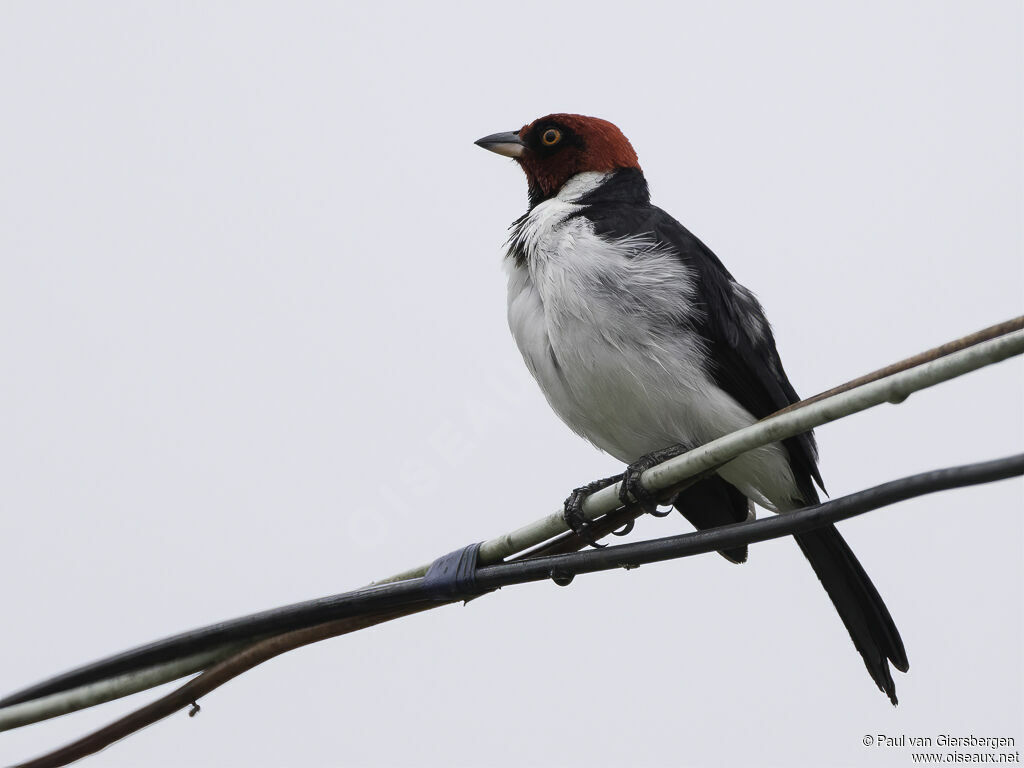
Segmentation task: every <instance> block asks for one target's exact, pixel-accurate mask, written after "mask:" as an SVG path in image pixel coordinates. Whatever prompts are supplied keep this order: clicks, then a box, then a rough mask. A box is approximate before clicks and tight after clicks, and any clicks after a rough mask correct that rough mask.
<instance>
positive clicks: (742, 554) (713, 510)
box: [672, 475, 749, 563]
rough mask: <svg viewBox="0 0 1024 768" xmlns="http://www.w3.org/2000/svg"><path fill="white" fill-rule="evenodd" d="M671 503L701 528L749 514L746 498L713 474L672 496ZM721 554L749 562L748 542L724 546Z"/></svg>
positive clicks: (744, 517)
mask: <svg viewBox="0 0 1024 768" xmlns="http://www.w3.org/2000/svg"><path fill="white" fill-rule="evenodd" d="M672 504H673V506H675V508H676V509H678V510H679V511H680V512H681V513H682V515H683V517H685V518H686V519H687V520H688V521H689V522H690V525H692V526H693V527H694V528H696V529H697V530H698V531H706V530H707V529H708V528H717V527H718V526H720V525H728V524H729V523H742V522H743V521H744V520H746V519H747V517H748V515H749V510H748V508H747V497H746V496H744V495H743V494H742V493H740V492H739V491H738V490H736V489H735V488H733V487H732V486H731V485H729V484H728V483H727V482H725V480H723V479H722V478H720V477H719V476H718V475H712V476H711V477H709V478H707V479H705V480H701V481H700V482H699V483H697V484H696V485H691V486H690V487H689V488H687V489H686V490H684V491H681V492H680V493H679V495H677V496H676V497H675V498H674V499H672ZM720 554H721V555H722V556H723V557H724V558H725V559H726V560H729V561H730V562H733V563H745V562H746V561H747V547H746V545H745V544H744V545H743V546H742V547H733V548H732V549H724V550H722V551H721V553H720Z"/></svg>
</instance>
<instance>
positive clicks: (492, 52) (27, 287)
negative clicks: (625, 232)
mask: <svg viewBox="0 0 1024 768" xmlns="http://www.w3.org/2000/svg"><path fill="white" fill-rule="evenodd" d="M1021 15H1022V14H1021V4H1020V3H1019V2H1013V1H1010V0H1006V1H1003V0H986V1H985V2H967V0H964V1H963V2H953V3H950V2H927V3H926V2H893V0H885V1H884V2H856V3H853V2H851V3H835V2H829V3H820V2H810V1H809V2H783V1H782V0H780V1H778V2H772V3H753V2H751V3H738V2H683V3H668V2H662V3H643V2H630V3H609V2H588V3H575V4H557V3H529V2H516V3H512V4H509V3H493V2H491V3H477V4H453V3H438V2H433V3H430V4H426V3H424V4H411V3H410V4H405V5H388V4H385V3H378V4H373V5H372V6H371V4H369V3H367V4H363V5H359V6H356V5H355V4H347V3H276V4H267V3H194V4H184V3H162V4H161V3H135V2H123V3H114V2H94V3H88V4H86V3H47V2H5V3H3V4H2V5H0V105H2V107H0V108H2V116H0V259H2V263H0V328H2V332H0V361H2V362H0V523H2V537H0V583H3V584H4V589H3V594H4V597H3V600H2V603H3V625H4V627H3V630H2V652H0V688H2V689H3V690H2V691H0V693H2V694H6V693H8V692H11V691H13V690H14V689H17V688H21V687H23V686H25V685H28V684H31V683H34V682H36V681H37V680H39V679H41V678H43V677H46V676H49V675H51V674H53V673H56V672H60V671H63V670H65V669H68V668H70V667H73V666H77V665H79V664H81V663H84V662H88V661H92V660H94V659H96V658H99V657H102V656H105V655H108V654H110V653H113V652H116V651H120V650H123V649H126V648H128V647H130V646H133V645H136V644H139V643H142V642H146V641H149V640H153V639H156V638H159V637H162V636H165V635H167V634H171V633H175V632H178V631H182V630H185V629H188V628H191V627H196V626H200V625H203V624H207V623H210V622H214V621H217V620H221V619H225V618H229V617H233V616H237V615H241V614H245V613H249V612H252V611H256V610H261V609H264V608H269V607H273V606H277V605H281V604H285V603H290V602H294V601H298V600H303V599H307V598H312V597H316V596H320V595H325V594H332V593H335V592H340V591H344V590H346V589H349V588H352V587H356V586H359V585H361V584H364V583H366V582H367V581H369V580H371V579H374V578H379V577H383V576H385V575H387V574H390V573H393V572H395V571H398V570H401V569H403V568H405V567H408V566H412V565H416V564H419V563H421V562H424V561H429V560H430V559H432V558H433V557H434V556H436V555H439V554H443V553H444V552H448V551H450V550H452V549H454V548H456V547H458V546H461V545H463V544H465V543H467V542H471V541H478V540H481V539H485V538H489V537H491V536H494V535H497V534H499V533H502V532H504V531H506V530H510V529H512V528H515V527H517V526H519V525H520V524H523V523H526V522H528V521H531V520H533V519H535V518H537V517H540V516H541V515H544V514H546V513H549V512H551V511H553V510H554V509H555V508H556V507H557V505H558V504H559V502H560V500H561V499H563V498H564V497H565V496H566V494H567V493H568V491H569V490H570V489H571V488H572V487H573V486H575V485H580V484H582V483H584V482H586V481H588V480H591V479H594V478H597V477H602V476H605V475H608V474H611V473H613V472H616V471H618V466H617V464H616V462H615V461H614V460H612V459H611V458H609V457H607V456H604V455H602V454H599V453H598V452H597V451H596V450H594V449H593V448H591V447H590V446H588V445H587V444H586V443H584V442H583V441H581V440H580V439H578V438H577V437H575V436H574V435H573V434H571V433H570V432H569V430H568V429H567V428H566V427H564V426H563V425H562V424H561V423H560V422H559V421H558V420H557V418H556V417H555V416H554V415H553V414H552V413H551V412H550V411H549V409H548V407H547V405H546V403H545V401H544V399H543V397H542V396H541V394H540V392H539V390H538V389H537V388H536V386H535V384H534V383H533V381H532V380H531V379H530V378H529V375H528V373H527V372H526V369H525V367H524V366H523V364H522V362H521V359H520V358H519V354H518V352H517V350H516V348H515V345H514V343H513V341H512V339H511V337H510V335H509V333H508V329H507V326H506V320H505V278H504V274H503V272H502V269H501V260H502V254H503V247H502V246H503V242H504V239H505V233H506V227H507V226H508V224H509V223H511V222H512V221H513V220H514V219H515V218H516V217H518V216H519V215H520V214H521V213H522V212H523V211H524V210H525V199H526V188H525V182H524V179H523V176H522V173H521V172H520V171H519V170H518V169H517V168H516V167H515V166H514V165H513V164H512V163H511V162H510V161H507V160H504V159H503V158H499V157H496V156H494V155H491V154H488V153H486V152H483V151H481V150H480V149H478V148H477V147H475V146H473V141H474V140H475V139H477V138H478V137H480V136H483V135H485V134H489V133H492V132H495V131H504V130H513V129H516V128H518V127H519V126H521V125H522V124H523V123H525V122H528V121H530V120H532V119H533V118H536V117H538V116H540V115H544V114H547V113H549V112H554V111H574V112H582V113H586V114H593V115H598V116H601V117H604V118H607V119H610V120H612V121H613V122H615V123H617V124H618V125H619V126H620V127H621V128H622V129H623V131H624V132H625V133H626V135H627V136H629V138H630V139H631V140H632V142H633V144H634V146H635V147H636V149H637V152H638V153H639V155H640V160H641V163H642V165H643V167H644V169H645V171H646V173H647V177H648V180H649V182H650V185H651V189H652V192H653V196H654V200H655V202H657V203H658V204H659V205H661V206H662V207H663V208H666V209H667V210H668V211H670V212H671V213H673V214H674V215H675V216H676V217H677V218H679V219H680V220H681V221H682V222H683V223H684V224H685V225H686V226H687V227H688V228H690V229H691V230H692V231H694V232H695V233H696V234H697V235H698V236H699V237H701V238H702V239H703V240H705V241H706V242H707V243H708V244H709V245H710V246H711V248H712V249H714V250H715V251H716V252H717V253H718V254H719V256H720V257H721V258H722V259H723V261H724V262H725V263H726V265H727V266H728V267H729V268H730V270H732V272H733V273H734V274H735V275H736V276H737V278H738V279H739V280H740V281H741V282H743V283H744V284H745V285H747V286H748V287H750V288H751V289H752V290H753V291H755V292H756V293H757V294H758V296H759V297H760V298H761V300H762V302H763V304H764V305H765V307H766V309H767V312H768V314H769V317H770V318H771V320H772V322H773V324H774V327H775V331H776V335H777V338H778V342H779V348H780V351H781V353H782V356H783V359H784V361H785V363H786V366H787V368H788V371H789V373H790V376H791V378H792V380H793V381H794V383H795V385H796V387H797V389H798V390H799V391H800V392H801V393H802V394H804V395H810V394H813V393H815V392H818V391H821V390H824V389H826V388H828V387H831V386H833V385H835V384H838V383H841V382H843V381H846V380H847V379H850V378H852V377H854V376H856V375H859V374H862V373H865V372H867V371H870V370H873V369H875V368H878V367H880V366H882V365H885V364H888V363H890V362H893V361H895V360H898V359H901V358H903V357H905V356H907V355H910V354H913V353H916V352H919V351H921V350H923V349H926V348H928V347H931V346H934V345H937V344H940V343H942V342H945V341H948V340H950V339H953V338H956V337H958V336H961V335H963V334H966V333H968V332H971V331H974V330H977V329H979V328H981V327H984V326H987V325H989V324H992V323H995V322H998V321H1001V320H1004V319H1007V318H1009V317H1012V316H1015V315H1018V314H1020V313H1021V307H1022V305H1024V301H1022V300H1024V281H1022V224H1021V214H1022V207H1024V206H1022V176H1024V173H1022V96H1021V94H1022V75H1021V71H1022V60H1021V59H1022V55H1021V51H1022V45H1021V40H1022V26H1021V24H1022V18H1021ZM1022 371H1024V369H1022V366H1021V363H1020V361H1019V360H1018V361H1012V362H1008V363H1004V364H1001V365H999V366H997V367H994V368H990V369H986V370H984V371H981V372H977V373H974V374H971V375H969V376H967V377H965V378H963V379H958V380H957V381H955V382H953V383H950V384H947V385H944V386H941V387H938V388H937V389H935V390H931V391H928V392H924V393H919V394H916V395H914V396H912V397H911V398H910V399H909V400H908V401H907V402H906V403H904V404H903V405H900V406H899V407H893V406H886V407H884V408H878V409H875V410H873V411H871V412H868V413H865V414H861V415H858V416H854V417H852V418H849V419H846V420H844V421H842V422H840V423H837V424H834V425H830V426H827V427H825V428H822V429H820V430H819V432H818V435H819V441H820V444H821V454H822V465H821V466H822V472H823V475H824V477H825V480H826V483H827V485H828V488H829V490H830V492H831V493H832V494H833V495H842V494H846V493H849V492H852V491H856V490H859V489H861V488H864V487H867V486H871V485H874V484H876V483H879V482H883V481H886V480H890V479H893V478H896V477H900V476H903V475H906V474H910V473H913V472H917V471H921V470H926V469H930V468H934V467H939V466H946V465H952V464H957V463H961V462H969V461H975V460H981V459H987V458H994V457H998V456H1001V455H1005V454H1009V453H1012V452H1016V451H1019V450H1020V449H1021V444H1022V437H1024V410H1022V399H1024V398H1022V388H1021V384H1022ZM1022 507H1024V504H1022V485H1021V483H1020V482H1019V481H1014V482H1004V483H1001V484H996V485H991V486H985V487H979V488H972V489H967V490H960V491H955V492H951V493H946V494H942V495H939V496H930V497H926V498H923V499H919V500H916V501H911V502H907V503H904V504H901V505H899V506H898V507H893V508H890V509H888V510H885V511H879V512H875V513H873V514H871V515H868V516H866V517H862V518H858V519H856V520H853V521H850V522H847V523H844V524H843V525H842V526H841V530H842V531H843V533H844V535H845V536H846V537H847V539H848V540H849V541H850V543H851V545H852V546H853V548H854V550H855V551H856V552H857V553H858V555H859V557H860V559H861V560H862V562H863V563H864V566H865V568H866V569H867V571H868V572H869V573H870V574H871V576H872V578H873V579H874V581H875V584H876V585H877V586H878V588H879V590H880V592H881V593H882V595H883V596H884V598H885V599H886V601H887V603H888V605H889V607H890V609H891V611H892V613H893V616H894V617H895V619H896V622H897V624H898V626H899V627H900V629H901V631H902V635H903V638H904V641H905V643H906V646H907V650H908V654H909V657H910V660H911V671H910V674H908V675H898V676H897V689H898V693H899V696H900V701H901V704H900V706H899V708H897V709H893V708H892V707H891V706H890V705H889V704H888V702H887V701H886V699H885V697H884V696H883V695H882V694H881V693H880V692H879V691H877V690H876V689H875V687H874V685H873V683H872V682H871V680H870V679H869V677H868V675H867V673H866V671H865V669H864V667H863V664H862V663H861V660H860V658H859V657H858V656H857V654H856V652H855V651H854V648H853V646H852V644H851V642H850V640H849V637H848V636H847V634H846V631H845V629H844V628H843V626H842V624H841V623H840V621H839V619H838V618H837V616H836V614H835V611H834V610H833V608H832V606H831V604H830V603H829V601H828V599H827V597H826V596H825V593H824V591H823V590H822V589H821V587H820V586H819V584H818V583H817V580H816V579H815V578H814V575H813V573H812V571H811V569H810V567H809V566H808V565H807V563H806V562H805V560H804V559H803V557H802V556H801V555H800V554H799V552H798V550H797V548H796V546H795V545H794V544H793V542H792V541H789V540H781V541H774V542H769V543H765V544H760V545H757V546H755V547H753V548H752V551H751V558H750V562H749V563H747V564H746V565H744V566H743V567H736V566H732V565H730V564H728V563H727V562H726V561H725V560H723V559H722V558H720V557H716V556H705V557H701V558H692V559H687V560H682V561H676V562H672V563H667V564H661V565H652V566H647V567H644V568H641V569H640V570H638V571H633V572H629V573H623V572H613V573H605V574H598V575H593V576H588V577H581V578H579V579H577V580H576V581H575V582H574V583H573V585H572V586H571V587H569V588H568V589H562V588H559V587H556V586H554V585H553V584H549V583H543V584H536V585H529V586H523V587H516V588H510V589H506V590H503V591H502V592H500V593H499V594H496V595H492V596H489V597H487V598H485V599H481V600H478V601H476V602H473V603H471V604H470V605H469V606H468V607H465V608H461V607H453V608H445V609H442V610H438V611H435V612H431V613H428V614H425V615H421V616H416V617H413V618H409V619H405V620H403V621H400V622H397V623H393V624H390V625H385V626H382V627H378V628H375V629H372V630H369V631H365V632H361V633H358V634H356V635H353V636H350V637H346V638H341V639H336V640H332V641H329V642H326V643H322V644H319V645H317V646H315V647H311V648H308V649H304V650H301V651H298V652H295V653H292V654H289V655H288V656H286V657H284V658H281V659H278V660H276V661H274V662H272V663H270V664H267V665H266V666H263V667H260V668H259V669H257V670H255V671H253V672H251V673H249V674H246V675H245V676H243V677H242V678H240V679H238V680H236V681H234V682H232V683H230V684H229V685H227V686H226V687H225V688H223V689H221V690H218V691H216V692H215V693H213V694H212V695H210V696H208V697H206V698H204V699H202V701H201V704H202V706H203V710H202V713H201V714H200V715H199V716H198V717H195V718H192V719H190V718H188V717H187V716H186V715H185V714H184V713H180V714H177V715H175V716H173V717H172V718H170V719H169V720H167V721H165V722H162V723H160V724H158V725H155V726H153V727H151V728H149V729H147V730H146V731H144V732H143V733H141V734H138V735H136V736H134V737H132V738H130V739H129V740H127V741H125V742H122V743H120V744H118V745H116V746H114V747H112V748H110V749H108V750H107V751H106V752H104V753H103V754H102V755H101V756H100V757H96V758H92V759H91V761H90V762H89V764H96V765H106V766H138V765H146V766H178V765H193V766H223V765H246V766H284V765H300V764H301V765H311V766H334V765H338V766H341V765H344V766H405V765H419V766H435V765H436V766H480V765H493V766H518V765H537V766H584V765H586V766H606V765H607V766H611V765H646V766H662V765H687V766H718V765H722V766H725V765H730V766H731V765H754V766H760V765H766V766H767V765H780V766H781V765H785V766H802V765H808V766H817V765H854V764H863V765H880V766H884V765H894V766H895V765H909V764H910V763H911V758H910V755H909V752H910V750H909V749H900V748H893V749H884V748H883V749H878V748H871V749H869V748H866V747H864V746H863V745H862V743H861V742H862V738H863V735H864V734H877V733H887V734H897V735H898V734H908V735H912V736H935V735H937V734H939V733H950V734H954V735H968V734H971V733H973V734H976V735H986V736H1014V737H1016V738H1017V739H1018V747H1019V745H1020V744H1021V741H1022V740H1024V733H1022V729H1021V723H1022V722H1024V702H1022V691H1024V685H1022V665H1021V658H1022V648H1024V638H1022V617H1021V611H1022V609H1021V605H1022V602H1024V600H1022V597H1024V596H1022V582H1024V578H1022V566H1021V556H1022V553H1024V525H1022V516H1021V511H1022ZM686 528H687V526H686V524H685V522H684V521H683V520H682V519H681V518H679V517H678V516H673V517H670V518H666V519H664V520H653V519H651V520H645V521H642V525H639V526H638V528H637V532H636V533H635V534H634V537H636V536H637V535H640V536H662V535H668V534H672V533H676V532H679V531H683V530H686ZM155 695H156V693H155V692H152V691H151V692H147V693H143V694H140V695H138V696H136V697H133V698H132V699H129V700H125V701H120V702H115V703H111V704H107V705H104V706H102V707H99V708H97V709H95V710H91V711H88V712H85V713H80V714H76V715H71V716H67V717H64V718H60V719H58V720H54V721H50V722H48V723H44V724H39V725H35V726H31V727H28V728H25V729H23V730H19V731H15V732H11V733H4V734H0V763H3V764H8V763H10V762H13V761H15V760H20V759H25V758H28V757H31V756H35V755H36V754H38V753H40V752H42V751H44V750H46V749H49V748H51V747H55V746H57V745H60V744H62V743H64V742H65V741H67V740H69V739H71V738H73V737H77V736H79V735H81V734H83V733H85V732H87V731H89V730H90V729H92V728H94V727H97V726H100V725H102V724H106V723H107V722H109V721H111V720H113V719H115V718H116V717H118V716H119V715H120V714H122V713H124V712H126V711H128V710H130V709H133V708H135V707H137V706H140V705H142V704H143V703H145V702H147V701H149V700H151V699H152V698H154V696H155Z"/></svg>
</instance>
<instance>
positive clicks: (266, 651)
mask: <svg viewBox="0 0 1024 768" xmlns="http://www.w3.org/2000/svg"><path fill="white" fill-rule="evenodd" d="M1021 329H1024V315H1022V316H1020V317H1017V318H1014V319H1013V320H1007V321H1006V322H1003V323H998V324H996V325H992V326H989V327H988V328H984V329H982V330H980V331H977V332H976V333H972V334H970V335H968V336H964V337H962V338H960V339H957V340H955V341H951V342H949V343H948V344H943V345H941V346H939V347H935V348H933V349H930V350H928V351H927V352H922V353H920V354H918V355H914V356H913V357H908V358H906V359H905V360H901V361H900V362H898V363H893V364H892V365H889V366H886V367H885V368H880V369H878V370H877V371H874V372H872V373H869V374H866V375H864V376H860V377H859V378H856V379H853V380H852V381H848V382H846V383H845V384H841V385H840V386H838V387H834V388H833V389H830V390H828V391H826V392H822V393H820V394H817V395H814V396H813V397H809V398H807V399H806V400H801V401H800V402H798V403H793V404H792V405H790V406H787V407H786V408H783V409H782V410H780V411H776V413H775V414H772V415H778V414H780V413H787V412H789V411H793V410H796V409H797V408H803V407H804V406H807V405H810V404H811V403H816V402H818V401H819V400H822V399H824V398H826V397H831V396H832V395H838V394H840V393H842V392H846V391H848V390H850V389H853V388H854V387H859V386H861V385H863V384H868V383H870V382H872V381H878V380H879V379H882V378H885V377H886V376H891V375H892V374H894V373H899V372H900V371H905V370H908V369H909V368H914V367H916V366H918V365H922V364H923V363H928V362H931V361H933V360H937V359H939V358H940V357H945V356H946V355H949V354H952V353H953V352H958V351H960V350H962V349H966V348H968V347H972V346H974V345H976V344H980V343H981V342H983V341H988V340H990V339H994V338H996V337H998V336H1003V335H1005V334H1007V333H1012V332H1013V331H1019V330H1021ZM769 418H770V417H769ZM698 479H699V477H697V478H690V479H688V480H686V481H684V482H683V483H681V484H680V485H678V486H674V487H673V488H670V489H668V490H666V491H665V492H664V493H663V494H662V495H661V498H663V499H668V498H671V497H672V496H674V495H675V494H676V493H678V492H679V491H680V490H682V489H683V488H685V487H686V486H688V485H691V484H692V483H694V482H696V481H697V480H698ZM643 513H644V511H643V509H642V508H641V507H640V506H639V505H629V506H627V507H623V508H621V509H617V510H615V511H614V512H611V513H609V514H607V515H604V516H603V517H601V518H599V519H597V520H595V521H592V523H591V526H590V528H589V531H588V533H589V535H590V536H591V537H593V538H595V539H597V538H601V537H603V536H607V535H608V534H610V533H611V532H612V531H614V530H617V529H618V528H621V527H622V526H623V525H625V524H626V523H628V522H630V521H632V520H635V519H636V518H638V517H640V516H641V515H642V514H643ZM588 543H589V541H588V540H587V539H584V538H583V537H581V536H580V535H579V534H576V533H572V532H569V533H565V534H562V535H561V536H558V537H556V538H555V539H552V540H551V541H549V542H546V543H545V544H542V545H540V546H539V547H537V548H535V549H533V550H531V551H530V552H529V553H527V554H525V555H522V556H521V557H522V558H525V557H539V556H541V555H554V554H564V553H568V552H576V551H577V550H580V549H582V548H583V547H585V546H586V545H587V544H588ZM449 604H450V603H439V602H431V603H421V604H417V605H414V606H411V607H407V608H403V609H401V610H398V611H390V612H387V613H380V614H376V615H373V616H360V617H354V618H349V619H340V620H338V621H332V622H328V623H326V624H319V625H317V626H314V627H309V628H306V629H299V630H294V631H292V632H286V633H284V634H280V635H275V636H274V637H270V638H267V639H266V640H261V641H259V642H257V643H254V644H253V645H251V646H249V647H248V648H246V649H245V650H243V651H240V652H238V653H236V654H235V655H233V656H229V657H228V658H226V659H224V660H223V661H220V662H218V663H217V664H215V665H213V666H212V667H210V668H209V669H207V670H205V671H204V672H202V673H201V674H199V675H198V676H197V677H195V678H193V679H192V680H190V681H188V682H187V683H185V684H184V685H183V686H181V687H180V688H178V689H177V690H175V691H172V692H171V693H169V694H167V695H166V696H163V697H161V698H159V699H157V700H156V701H154V702H152V703H150V704H147V705H146V706H144V707H142V708H141V709H138V710H136V711H135V712H132V713H130V714H128V715H126V716H124V717H122V718H121V719H120V720H116V721H114V722H113V723H111V724H110V725H107V726H105V727H104V728H101V729H99V730H98V731H94V732H93V733H91V734H89V735H87V736H84V737H82V738H81V739H78V740H77V741H73V742H71V743H70V744H67V745H65V746H63V747H61V748H59V749H57V750H54V751H53V752H49V753H47V754H45V755H42V756H40V757H37V758H35V759H33V760H29V761H28V762H25V763H19V764H18V765H15V766H11V768H58V767H59V766H64V765H68V764H70V763H73V762H74V761H76V760H80V759H81V758H83V757H86V756H88V755H91V754H94V753H96V752H99V751H100V750H101V749H103V748H104V747H107V746H109V745H111V744H113V743H114V742H115V741H119V740H120V739H123V738H125V737H126V736H130V735H131V734H132V733H135V732H136V731H139V730H141V729H143V728H145V727H146V726H147V725H151V724H153V723H155V722H157V721H158V720H162V719H163V718H165V717H167V716H169V715H171V714H173V713H174V712H176V711H178V710H180V709H184V708H185V707H191V706H193V705H194V703H195V701H196V700H197V699H198V698H200V697H201V696H204V695H206V694H208V693H210V692H211V691H213V690H214V689H216V688H218V687H220V686H221V685H223V684H224V683H226V682H228V681H229V680H231V679H232V678H235V677H237V676H238V675H240V674H242V673H243V672H247V671H248V670H250V669H252V668H253V667H256V666H258V665H259V664H262V663H263V662H265V661H268V660H270V659H272V658H274V657H275V656H279V655H280V654H282V653H286V652H287V651H291V650H294V649H296V648H300V647H302V646H304V645H309V644H310V643H315V642H319V641H321V640H326V639H328V638H331V637H337V636H339V635H344V634H348V633H349V632H356V631H358V630H360V629H365V628H366V627H371V626H374V625H376V624H381V623H383V622H386V621H391V620H393V619H398V618H402V617H403V616H409V615H411V614H414V613H420V612H421V611H427V610H430V609H431V608H439V607H440V606H442V605H449Z"/></svg>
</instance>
